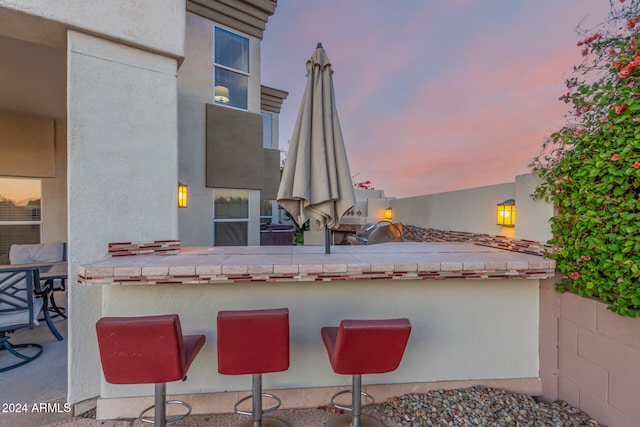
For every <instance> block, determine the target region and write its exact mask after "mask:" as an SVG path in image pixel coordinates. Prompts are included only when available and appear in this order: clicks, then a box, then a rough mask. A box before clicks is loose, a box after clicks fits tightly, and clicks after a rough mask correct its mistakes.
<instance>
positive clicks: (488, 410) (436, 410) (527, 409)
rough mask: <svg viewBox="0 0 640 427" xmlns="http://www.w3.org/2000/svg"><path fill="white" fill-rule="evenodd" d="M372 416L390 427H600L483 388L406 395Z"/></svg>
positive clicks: (578, 414)
mask: <svg viewBox="0 0 640 427" xmlns="http://www.w3.org/2000/svg"><path fill="white" fill-rule="evenodd" d="M369 413H372V415H375V416H377V417H379V418H380V419H381V420H382V421H383V422H384V423H385V425H387V426H388V427H396V426H402V427H406V426H409V427H425V426H486V427H488V426H559V427H560V426H561V427H570V426H571V427H574V426H575V427H578V426H580V427H586V426H593V427H599V426H600V424H598V422H597V421H595V420H594V419H592V418H591V417H589V416H588V415H587V414H586V413H584V412H583V411H582V410H580V409H577V408H574V407H572V406H571V405H569V404H568V403H566V402H563V401H556V402H553V403H544V402H541V401H538V400H536V399H534V398H533V397H531V396H527V395H524V394H518V393H512V392H509V391H506V390H500V389H494V388H485V387H481V386H475V387H470V388H466V389H455V390H433V391H430V392H428V393H425V394H407V395H404V396H400V397H396V398H393V399H389V400H388V401H386V402H384V403H380V404H378V405H376V406H375V407H373V408H371V412H369Z"/></svg>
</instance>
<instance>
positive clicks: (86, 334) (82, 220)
mask: <svg viewBox="0 0 640 427" xmlns="http://www.w3.org/2000/svg"><path fill="white" fill-rule="evenodd" d="M68 37H69V38H68V44H67V47H68V51H67V58H68V70H67V90H68V121H67V125H68V138H67V141H68V145H67V150H68V162H69V165H68V191H69V200H68V212H69V219H68V230H69V273H70V274H69V283H70V288H69V293H68V297H69V307H70V316H69V326H68V327H69V339H68V348H69V362H68V363H69V374H68V375H69V396H68V401H69V403H76V402H78V401H81V400H84V399H87V398H91V397H94V396H97V395H98V394H99V392H100V386H99V385H100V364H99V358H98V353H97V345H96V340H95V330H94V325H95V322H96V321H97V319H98V318H99V317H100V315H101V312H102V305H101V289H99V288H86V287H82V286H80V285H77V283H76V277H75V272H76V270H77V266H78V264H79V263H82V262H90V261H93V260H96V259H101V258H104V256H105V255H106V250H107V243H108V242H114V241H131V240H134V241H135V240H142V241H144V240H156V239H175V238H177V237H178V223H177V191H176V189H177V183H178V173H177V164H178V158H177V108H176V93H177V83H176V74H177V61H176V60H175V59H171V58H168V57H165V56H161V55H156V54H153V53H150V52H148V51H143V50H138V49H135V48H132V47H128V46H125V45H122V44H118V43H115V42H112V41H107V40H104V39H100V38H98V37H94V36H89V35H86V34H82V33H79V32H75V31H70V32H69V35H68Z"/></svg>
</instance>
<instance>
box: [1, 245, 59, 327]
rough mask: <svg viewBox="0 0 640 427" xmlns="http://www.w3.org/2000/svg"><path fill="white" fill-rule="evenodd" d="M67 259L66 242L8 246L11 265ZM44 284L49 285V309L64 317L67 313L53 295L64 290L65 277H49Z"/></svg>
mask: <svg viewBox="0 0 640 427" xmlns="http://www.w3.org/2000/svg"><path fill="white" fill-rule="evenodd" d="M66 260H67V244H66V243H65V242H50V243H34V244H25V245H16V244H14V245H11V247H10V248H9V263H10V264H12V265H14V264H15V265H20V264H32V263H47V262H60V261H66ZM45 286H49V289H50V290H51V292H50V293H49V303H50V309H51V310H52V311H55V312H56V315H54V316H52V317H56V316H62V317H64V318H65V319H66V318H67V315H66V314H65V312H64V308H60V307H58V304H56V300H55V298H54V295H55V293H56V292H59V291H65V290H66V280H65V279H55V280H53V279H49V280H47V281H46V282H45Z"/></svg>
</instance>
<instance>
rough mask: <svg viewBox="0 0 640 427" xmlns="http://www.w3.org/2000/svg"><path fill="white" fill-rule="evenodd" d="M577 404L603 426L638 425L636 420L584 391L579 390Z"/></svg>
mask: <svg viewBox="0 0 640 427" xmlns="http://www.w3.org/2000/svg"><path fill="white" fill-rule="evenodd" d="M578 406H579V407H580V409H582V410H583V411H585V412H586V413H587V414H589V415H590V416H591V417H593V418H595V419H596V420H598V422H599V423H600V424H602V425H603V426H608V427H638V421H635V420H634V419H632V418H631V417H629V416H628V415H627V414H625V413H624V412H622V411H619V410H618V409H616V408H614V407H612V406H611V405H609V404H607V403H606V402H604V401H602V400H600V399H598V398H597V397H595V396H593V395H592V394H590V393H588V392H586V391H583V390H580V404H579V405H578Z"/></svg>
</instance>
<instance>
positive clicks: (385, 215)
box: [382, 208, 393, 221]
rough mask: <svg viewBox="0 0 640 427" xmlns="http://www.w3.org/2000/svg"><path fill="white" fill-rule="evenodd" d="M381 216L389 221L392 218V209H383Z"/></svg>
mask: <svg viewBox="0 0 640 427" xmlns="http://www.w3.org/2000/svg"><path fill="white" fill-rule="evenodd" d="M382 217H383V218H384V219H386V220H387V221H391V220H392V219H393V209H391V208H387V209H385V210H384V212H383V214H382Z"/></svg>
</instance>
